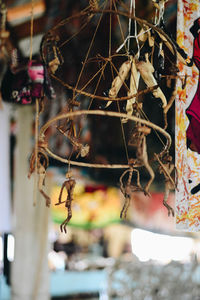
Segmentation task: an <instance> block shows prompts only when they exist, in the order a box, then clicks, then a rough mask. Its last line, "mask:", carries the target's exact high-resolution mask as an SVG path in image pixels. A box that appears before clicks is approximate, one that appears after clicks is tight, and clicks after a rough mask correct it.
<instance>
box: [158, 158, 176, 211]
mask: <svg viewBox="0 0 200 300" xmlns="http://www.w3.org/2000/svg"><path fill="white" fill-rule="evenodd" d="M155 157H156V159H157V160H158V162H159V164H160V165H159V168H158V170H159V172H160V174H163V175H164V177H165V193H164V198H163V205H164V206H165V207H166V208H167V210H168V216H170V215H172V216H173V217H174V209H173V208H172V207H171V206H170V205H169V204H168V203H167V201H168V198H169V192H170V190H173V189H175V188H176V183H175V182H174V180H173V179H172V177H171V174H172V172H173V170H174V169H175V166H174V164H173V163H172V157H171V156H170V155H169V154H166V155H165V156H163V157H162V158H159V156H158V155H157V154H155Z"/></svg>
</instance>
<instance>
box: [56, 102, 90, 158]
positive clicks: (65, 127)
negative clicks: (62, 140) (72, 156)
mask: <svg viewBox="0 0 200 300" xmlns="http://www.w3.org/2000/svg"><path fill="white" fill-rule="evenodd" d="M79 105H80V103H79V102H77V101H75V100H73V99H72V100H70V101H69V104H67V105H66V106H65V107H64V108H63V109H62V111H61V114H62V113H67V112H69V111H72V110H73V107H74V106H79ZM57 129H58V130H59V131H60V133H62V134H63V135H64V136H66V137H67V138H68V140H69V141H70V143H71V144H72V146H73V151H75V152H77V156H76V158H78V157H79V156H81V157H85V156H87V155H88V153H89V150H90V146H89V145H88V144H86V145H83V144H82V143H81V142H80V141H79V138H78V137H77V135H76V132H75V124H74V121H73V118H67V120H65V122H64V123H63V124H61V125H60V126H58V127H57Z"/></svg>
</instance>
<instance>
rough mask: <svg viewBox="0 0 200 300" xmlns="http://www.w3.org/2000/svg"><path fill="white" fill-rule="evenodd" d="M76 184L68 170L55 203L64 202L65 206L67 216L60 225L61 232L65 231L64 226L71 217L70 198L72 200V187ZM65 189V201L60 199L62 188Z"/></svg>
mask: <svg viewBox="0 0 200 300" xmlns="http://www.w3.org/2000/svg"><path fill="white" fill-rule="evenodd" d="M75 185H76V181H75V179H73V178H72V174H71V173H70V172H69V173H67V174H66V180H65V181H64V182H63V184H62V187H61V190H60V195H59V198H58V203H56V205H60V204H62V203H65V207H66V208H67V212H68V215H67V218H66V219H65V220H64V222H63V223H62V224H61V225H60V230H61V232H63V231H64V232H65V233H66V232H67V230H66V226H67V224H68V223H69V221H70V219H71V217H72V209H71V205H72V200H73V193H74V188H75ZM64 189H66V191H67V198H66V200H65V201H62V193H63V190H64Z"/></svg>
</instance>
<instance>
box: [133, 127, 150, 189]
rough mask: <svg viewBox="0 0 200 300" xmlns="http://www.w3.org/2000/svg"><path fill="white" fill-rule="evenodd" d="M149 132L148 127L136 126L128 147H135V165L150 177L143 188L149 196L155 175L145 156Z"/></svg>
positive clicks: (146, 155)
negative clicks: (145, 171) (142, 168)
mask: <svg viewBox="0 0 200 300" xmlns="http://www.w3.org/2000/svg"><path fill="white" fill-rule="evenodd" d="M150 132H151V129H150V128H149V127H148V126H142V125H141V124H139V123H138V124H136V127H135V129H134V132H133V135H132V137H131V139H130V140H129V145H131V146H136V164H137V165H139V166H140V167H142V166H143V167H145V168H146V170H147V171H148V173H149V175H150V179H149V181H148V182H147V184H146V186H145V187H144V193H145V194H146V195H149V188H150V186H151V184H152V182H153V180H154V177H155V174H154V171H153V169H152V168H151V166H150V164H149V160H148V154H147V142H146V136H147V135H148V134H149V133H150Z"/></svg>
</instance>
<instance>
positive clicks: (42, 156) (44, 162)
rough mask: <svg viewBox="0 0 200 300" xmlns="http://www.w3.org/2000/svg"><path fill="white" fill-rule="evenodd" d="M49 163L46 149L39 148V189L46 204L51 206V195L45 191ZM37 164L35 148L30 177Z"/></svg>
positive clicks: (31, 159) (31, 160)
mask: <svg viewBox="0 0 200 300" xmlns="http://www.w3.org/2000/svg"><path fill="white" fill-rule="evenodd" d="M48 165H49V159H48V156H47V155H46V153H45V151H44V150H43V148H42V147H39V148H38V158H37V174H38V175H39V178H38V189H39V191H40V193H41V194H42V196H43V197H44V198H45V200H46V206H48V207H49V206H50V204H51V199H50V197H49V196H48V195H47V194H46V193H45V192H44V190H43V188H44V186H45V178H46V169H47V167H48ZM35 166H36V157H35V150H33V153H32V155H31V158H30V168H29V173H28V178H30V177H31V175H32V173H33V172H34V171H35Z"/></svg>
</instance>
